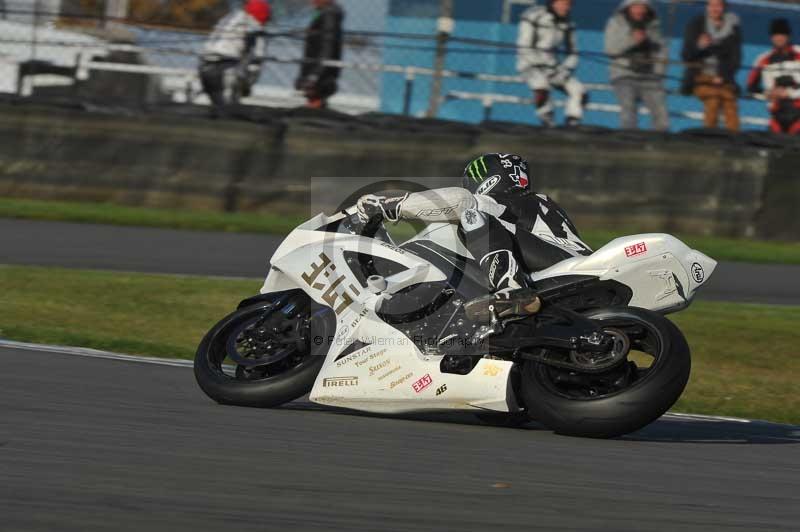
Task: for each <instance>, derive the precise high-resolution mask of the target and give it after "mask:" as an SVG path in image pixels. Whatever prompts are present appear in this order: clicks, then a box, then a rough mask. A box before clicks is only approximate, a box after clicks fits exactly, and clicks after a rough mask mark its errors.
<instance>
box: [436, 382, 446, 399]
mask: <svg viewBox="0 0 800 532" xmlns="http://www.w3.org/2000/svg"><path fill="white" fill-rule="evenodd" d="M446 391H447V385H446V384H442V385H441V386H439V387H438V388H436V396H437V397H438V396H440V395H442V394H443V393H444V392H446Z"/></svg>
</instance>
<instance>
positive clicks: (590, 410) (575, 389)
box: [521, 307, 691, 438]
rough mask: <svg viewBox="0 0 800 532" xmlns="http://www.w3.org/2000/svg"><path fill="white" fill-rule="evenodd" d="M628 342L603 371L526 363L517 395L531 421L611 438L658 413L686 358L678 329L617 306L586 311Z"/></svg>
mask: <svg viewBox="0 0 800 532" xmlns="http://www.w3.org/2000/svg"><path fill="white" fill-rule="evenodd" d="M586 316H587V317H588V318H591V319H593V320H596V321H597V322H599V324H600V326H601V327H602V328H603V329H604V330H606V331H613V332H614V333H615V334H619V333H622V334H624V335H625V336H627V338H628V339H629V340H630V347H631V351H630V353H629V355H628V356H627V358H626V359H625V360H623V361H621V362H620V363H619V364H617V365H616V366H614V367H613V368H610V369H608V370H607V371H604V372H600V373H597V372H594V373H580V372H576V371H571V370H565V369H560V368H554V367H552V366H548V365H545V364H541V363H538V362H534V361H530V360H528V361H525V362H524V363H523V368H522V387H521V388H522V390H521V395H522V398H523V402H524V404H525V406H526V408H527V411H528V413H529V415H530V417H531V418H532V419H535V420H536V421H538V422H539V423H542V424H543V425H544V426H546V427H547V428H549V429H551V430H553V431H555V432H557V433H559V434H564V435H569V436H582V437H589V438H612V437H616V436H621V435H623V434H628V433H631V432H634V431H636V430H639V429H641V428H642V427H645V426H647V425H649V424H650V423H652V422H653V421H655V420H656V419H658V418H659V417H661V416H662V415H663V414H664V413H665V412H666V411H667V410H669V409H670V408H671V407H672V405H674V404H675V402H676V401H677V400H678V398H679V397H680V395H681V393H683V390H684V388H685V387H686V383H687V382H688V380H689V372H690V369H691V356H690V353H689V346H688V345H687V343H686V339H685V338H684V336H683V334H682V333H681V331H680V330H679V329H678V328H677V327H676V326H675V325H674V324H673V323H672V322H671V321H669V320H668V319H666V318H665V317H663V316H661V315H660V314H656V313H654V312H651V311H649V310H645V309H640V308H634V307H620V308H609V309H601V310H594V311H591V312H588V313H587V314H586Z"/></svg>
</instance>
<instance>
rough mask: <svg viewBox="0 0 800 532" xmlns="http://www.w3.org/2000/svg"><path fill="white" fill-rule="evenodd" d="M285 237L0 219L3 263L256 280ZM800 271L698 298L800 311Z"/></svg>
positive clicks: (762, 272) (753, 268)
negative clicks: (784, 306) (760, 304)
mask: <svg viewBox="0 0 800 532" xmlns="http://www.w3.org/2000/svg"><path fill="white" fill-rule="evenodd" d="M281 240H282V238H280V237H276V236H270V235H256V234H233V233H215V232H202V231H176V230H167V229H149V228H138V227H117V226H107V225H89V224H76V223H63V222H42V221H29V220H8V219H0V264H28V265H40V266H61V267H68V268H91V269H107V270H122V271H138V272H151V273H173V274H189V275H214V276H230V277H259V278H263V277H264V276H265V275H266V272H267V268H268V264H269V258H270V256H272V253H273V251H274V250H275V249H276V247H277V246H278V244H280V242H281ZM799 278H800V267H798V266H784V265H770V264H760V265H759V264H742V263H732V262H723V263H721V264H720V265H719V267H718V268H717V270H716V272H715V273H714V275H713V276H712V277H711V280H710V281H709V282H708V284H707V286H706V287H704V288H703V290H702V291H701V293H700V296H699V297H700V299H705V300H716V301H736V302H754V303H768V304H785V305H800V282H798V279H799Z"/></svg>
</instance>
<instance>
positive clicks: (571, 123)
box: [564, 116, 581, 127]
mask: <svg viewBox="0 0 800 532" xmlns="http://www.w3.org/2000/svg"><path fill="white" fill-rule="evenodd" d="M564 125H565V126H567V127H578V126H579V125H581V119H580V118H575V117H574V116H568V117H567V119H566V120H565V121H564Z"/></svg>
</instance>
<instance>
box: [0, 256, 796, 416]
mask: <svg viewBox="0 0 800 532" xmlns="http://www.w3.org/2000/svg"><path fill="white" fill-rule="evenodd" d="M0 286H2V292H0V337H2V338H6V339H11V340H19V341H28V342H40V343H48V344H61V345H72V346H81V347H92V348H96V349H106V350H111V351H118V352H123V353H130V354H141V355H148V356H162V357H179V358H191V357H192V356H193V354H194V349H195V347H196V346H197V344H198V343H199V342H200V339H201V338H202V337H203V335H204V334H205V332H206V331H207V330H208V329H209V328H210V327H211V326H212V325H213V324H214V323H215V322H216V321H217V320H219V319H220V318H221V317H222V316H223V315H224V314H226V313H228V312H229V311H231V310H232V309H233V308H234V307H235V305H236V304H237V303H238V302H239V301H240V300H241V299H243V298H245V297H247V296H250V295H252V294H254V293H256V292H257V291H258V289H259V287H260V281H259V280H253V281H246V280H245V281H241V280H222V279H209V278H200V277H179V276H167V275H146V274H127V273H112V272H99V271H82V270H65V269H56V268H31V267H5V266H0ZM674 319H675V321H676V322H677V323H678V325H679V326H680V327H681V329H682V330H683V331H684V333H685V334H686V336H687V338H688V340H689V344H690V345H691V347H692V351H693V357H694V359H693V360H694V367H693V372H692V379H691V382H690V384H689V387H688V388H687V390H686V393H685V394H684V396H683V397H682V398H681V400H680V402H679V403H678V405H677V406H676V410H678V411H683V412H692V413H697V414H715V415H729V416H740V417H749V418H758V419H769V420H772V421H780V422H787V423H795V424H800V395H798V394H797V375H800V357H797V355H796V353H797V342H796V338H797V334H796V325H797V323H798V322H800V307H772V306H762V305H738V304H726V303H702V302H701V303H697V304H695V305H694V306H693V307H692V308H691V309H690V310H688V311H686V312H684V313H681V314H679V315H676V316H675V317H674Z"/></svg>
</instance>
